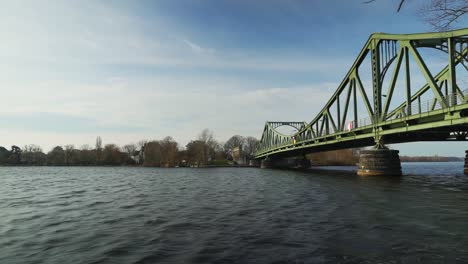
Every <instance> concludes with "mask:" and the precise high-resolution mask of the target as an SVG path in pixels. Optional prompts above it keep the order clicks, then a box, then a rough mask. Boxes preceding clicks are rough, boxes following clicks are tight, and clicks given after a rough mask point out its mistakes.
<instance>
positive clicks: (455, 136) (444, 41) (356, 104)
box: [255, 28, 468, 158]
mask: <svg viewBox="0 0 468 264" xmlns="http://www.w3.org/2000/svg"><path fill="white" fill-rule="evenodd" d="M427 48H430V49H435V50H438V51H439V52H440V53H442V54H446V55H445V56H444V57H445V58H447V61H446V66H445V67H444V68H443V69H442V70H440V71H439V72H438V73H437V74H435V75H433V74H432V73H431V71H430V70H429V67H428V65H427V60H425V59H424V58H423V56H422V55H421V53H422V50H423V49H427ZM410 61H411V63H410ZM415 69H416V70H417V71H419V72H420V75H422V76H423V77H424V81H425V84H424V85H423V86H422V87H421V86H419V87H416V88H419V89H415V87H412V86H415V85H412V81H411V78H412V76H413V75H412V71H414V70H415ZM366 70H367V71H366ZM457 70H459V71H460V73H461V74H460V76H461V77H463V75H464V76H466V75H467V72H468V28H465V29H460V30H454V31H448V32H438V33H421V34H407V35H395V34H384V33H375V34H372V35H371V36H370V37H369V39H368V40H367V42H366V44H365V45H364V47H363V48H362V50H361V52H360V53H359V55H358V57H357V58H356V60H355V61H354V63H353V65H352V67H351V69H350V70H349V71H348V73H347V74H346V76H345V78H344V79H343V80H342V82H341V83H340V85H339V86H338V88H337V89H336V91H335V93H334V94H333V95H332V97H331V98H330V99H329V100H328V102H327V103H326V104H325V106H324V107H323V109H322V110H321V111H320V112H319V113H318V115H317V116H316V117H315V118H314V119H312V121H311V122H310V123H306V122H266V124H265V127H264V129H263V134H262V137H261V140H260V143H259V145H258V147H257V151H256V154H255V157H256V158H266V157H269V156H294V155H302V154H306V153H310V152H317V151H326V150H335V149H345V148H351V147H362V146H370V145H377V146H383V143H401V142H411V141H442V140H465V139H466V136H467V134H468V89H467V88H468V87H467V82H466V81H467V80H466V79H465V80H462V81H460V80H459V78H457ZM366 73H367V75H368V76H369V79H371V81H369V82H366V83H363V78H361V76H362V75H363V74H366ZM465 78H466V77H465ZM463 81H464V82H463ZM397 82H399V83H403V84H404V85H402V86H401V85H400V86H399V87H403V89H400V90H396V86H397V85H396V84H397ZM383 92H385V93H383ZM427 98H429V99H427ZM280 126H291V127H294V128H295V129H296V130H297V132H295V133H293V134H292V135H286V134H283V133H280V132H279V131H278V130H277V128H278V127H280Z"/></svg>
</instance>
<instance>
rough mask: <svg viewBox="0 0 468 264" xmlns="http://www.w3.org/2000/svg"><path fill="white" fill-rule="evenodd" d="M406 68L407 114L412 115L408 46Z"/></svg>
mask: <svg viewBox="0 0 468 264" xmlns="http://www.w3.org/2000/svg"><path fill="white" fill-rule="evenodd" d="M404 50H405V69H406V108H407V114H408V115H411V75H410V74H411V73H410V64H409V54H408V47H405V49H404Z"/></svg>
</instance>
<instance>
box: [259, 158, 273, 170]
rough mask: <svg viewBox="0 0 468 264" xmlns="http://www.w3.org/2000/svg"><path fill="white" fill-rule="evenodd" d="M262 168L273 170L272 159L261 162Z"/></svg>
mask: <svg viewBox="0 0 468 264" xmlns="http://www.w3.org/2000/svg"><path fill="white" fill-rule="evenodd" d="M260 168H261V169H271V168H272V162H271V159H269V158H266V159H263V160H262V161H261V162H260Z"/></svg>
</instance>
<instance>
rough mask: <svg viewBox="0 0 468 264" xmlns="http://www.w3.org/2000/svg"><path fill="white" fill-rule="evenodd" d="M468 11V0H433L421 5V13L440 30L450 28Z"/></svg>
mask: <svg viewBox="0 0 468 264" xmlns="http://www.w3.org/2000/svg"><path fill="white" fill-rule="evenodd" d="M467 13H468V0H431V1H429V2H428V3H426V4H425V5H423V6H422V7H421V15H422V16H423V18H424V19H425V20H426V21H427V22H428V23H429V24H431V26H432V27H433V28H435V29H436V30H439V31H444V30H449V29H451V28H452V25H453V24H455V23H456V21H458V20H459V19H460V18H462V17H463V16H464V15H465V14H467Z"/></svg>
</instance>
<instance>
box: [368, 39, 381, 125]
mask: <svg viewBox="0 0 468 264" xmlns="http://www.w3.org/2000/svg"><path fill="white" fill-rule="evenodd" d="M371 62H372V89H373V92H374V117H380V115H381V113H382V83H381V82H380V49H379V40H377V39H374V40H373V47H372V50H371ZM374 122H375V124H376V123H377V122H378V121H377V120H374Z"/></svg>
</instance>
